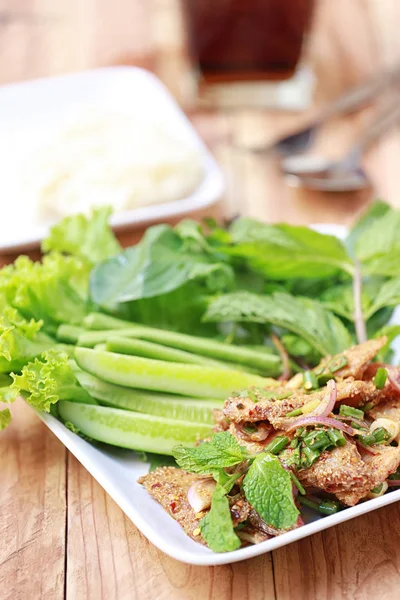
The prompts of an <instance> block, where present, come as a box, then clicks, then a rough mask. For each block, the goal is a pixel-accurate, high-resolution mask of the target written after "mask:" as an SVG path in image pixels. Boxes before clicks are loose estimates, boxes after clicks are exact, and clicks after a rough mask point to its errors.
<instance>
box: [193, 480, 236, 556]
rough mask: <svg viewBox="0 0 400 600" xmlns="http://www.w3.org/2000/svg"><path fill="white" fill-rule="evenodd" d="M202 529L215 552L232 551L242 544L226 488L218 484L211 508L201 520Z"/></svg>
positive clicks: (209, 545) (208, 543) (204, 536)
mask: <svg viewBox="0 0 400 600" xmlns="http://www.w3.org/2000/svg"><path fill="white" fill-rule="evenodd" d="M200 530H201V534H202V536H203V538H204V539H205V541H206V542H207V545H208V547H209V548H211V550H213V551H214V552H231V551H233V550H237V549H238V548H240V546H241V542H240V539H239V538H238V536H237V535H236V533H235V530H234V528H233V522H232V517H231V511H230V509H229V501H228V498H227V497H226V491H225V489H224V488H223V487H222V486H221V485H219V484H217V487H216V488H215V491H214V493H213V497H212V500H211V509H210V511H209V512H208V513H207V514H206V516H205V517H203V518H202V519H201V521H200Z"/></svg>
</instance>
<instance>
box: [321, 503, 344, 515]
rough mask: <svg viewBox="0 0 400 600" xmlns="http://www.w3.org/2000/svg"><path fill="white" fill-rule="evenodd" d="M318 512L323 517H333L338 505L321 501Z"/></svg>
mask: <svg viewBox="0 0 400 600" xmlns="http://www.w3.org/2000/svg"><path fill="white" fill-rule="evenodd" d="M318 510H319V512H320V513H322V514H323V515H334V514H335V513H337V511H338V510H339V504H338V503H337V502H334V501H333V500H323V501H322V502H321V504H320V505H319V507H318Z"/></svg>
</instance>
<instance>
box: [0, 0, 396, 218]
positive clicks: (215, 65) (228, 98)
mask: <svg viewBox="0 0 400 600" xmlns="http://www.w3.org/2000/svg"><path fill="white" fill-rule="evenodd" d="M244 5H246V7H247V9H248V10H247V13H248V14H247V16H246V14H245V13H246V10H244V9H245V8H246V7H244ZM251 13H252V15H253V16H252V17H251V18H250V17H249V14H250V15H251ZM255 15H256V16H255ZM251 19H252V20H251ZM399 19H400V4H399V2H398V1H397V0H352V1H351V2H349V0H335V1H334V2H333V1H332V0H314V1H313V0H290V1H289V0H287V1H284V0H279V1H278V0H264V1H263V2H261V1H260V0H259V1H254V0H252V1H251V2H248V3H244V2H240V1H239V0H237V1H235V0H219V1H218V2H215V1H214V2H210V1H209V0H203V1H201V0H197V1H195V0H181V1H180V0H119V2H118V3H115V2H111V0H96V2H89V1H82V0H57V2H51V1H50V0H36V1H35V2H30V1H28V0H2V2H1V3H0V83H10V82H17V81H21V80H25V79H33V78H38V77H45V76H53V75H58V74H64V73H70V72H74V71H80V70H85V69H91V68H96V67H104V66H115V65H136V66H140V67H143V68H145V69H149V70H150V71H152V72H153V73H155V74H156V75H157V76H158V77H159V78H160V79H161V81H162V82H163V83H164V84H165V85H166V86H167V88H168V89H169V91H170V92H171V93H172V95H173V96H174V97H175V98H176V100H177V101H178V102H179V104H180V105H181V106H182V108H183V109H184V110H185V112H186V113H187V114H188V116H189V118H190V120H191V122H192V123H193V125H194V126H195V128H196V129H197V131H198V132H199V134H200V136H201V137H202V138H203V140H204V141H205V143H206V144H207V146H208V147H209V148H210V149H211V151H212V152H213V154H214V155H215V157H216V159H217V161H218V163H219V165H220V166H221V168H222V170H223V173H224V175H225V178H226V186H227V187H226V193H225V195H224V199H223V208H222V210H223V214H224V215H226V216H227V217H229V216H232V215H234V214H237V213H239V212H240V213H242V214H248V215H252V216H257V217H260V218H262V219H264V220H269V221H280V220H288V221H290V222H292V223H308V222H320V221H328V222H341V223H348V222H350V221H351V220H353V219H354V216H355V214H356V213H358V212H359V211H360V210H361V209H362V207H363V206H364V205H365V204H366V203H367V202H368V201H369V200H370V199H371V198H372V197H374V196H375V197H376V196H379V197H381V198H384V199H385V200H387V201H389V202H390V203H392V204H394V205H396V204H400V200H399V199H398V198H399V193H398V192H399V187H400V184H399V183H398V180H399V178H398V175H397V171H398V153H399V149H400V148H399V144H400V137H399V134H398V128H397V126H396V123H394V124H393V126H392V127H390V129H389V131H388V132H387V133H386V134H385V136H382V137H381V138H380V139H379V141H378V142H376V143H375V144H374V145H373V146H372V147H371V149H370V150H369V151H368V153H367V154H366V155H365V156H364V157H363V166H364V167H365V169H366V171H367V173H368V176H369V178H370V181H371V184H372V185H371V186H369V187H368V189H362V190H360V191H352V192H343V193H339V194H338V193H330V192H321V191H313V190H309V189H298V188H293V187H290V186H289V185H288V184H287V181H286V180H285V178H284V177H283V176H282V172H281V169H280V168H279V165H278V164H277V160H276V157H274V156H271V155H270V153H265V154H261V155H259V154H254V153H252V152H250V151H246V150H245V149H243V147H253V146H260V145H261V146H262V145H268V144H269V143H271V142H272V141H273V140H276V139H278V138H279V137H280V136H282V135H284V134H285V133H288V132H290V131H293V130H295V129H297V128H298V127H300V126H301V124H302V123H305V122H307V121H308V120H309V119H310V118H311V117H312V115H313V114H315V111H316V109H318V107H320V106H322V105H324V104H325V103H327V102H329V101H330V100H332V99H334V98H337V97H339V96H340V95H341V94H342V93H343V92H344V91H345V90H347V89H349V88H350V87H352V86H355V85H357V84H360V83H362V82H363V81H365V80H366V79H368V78H369V77H372V76H375V75H377V74H379V73H380V72H382V71H383V70H384V69H385V68H387V67H388V66H390V65H393V64H395V63H396V61H397V60H398V59H399V58H400V36H399V35H398V22H399ZM299 69H300V75H299ZM293 78H294V79H295V84H293V87H292V88H290V90H289V96H288V95H287V93H286V96H285V97H286V100H285V101H284V102H282V100H281V101H278V100H277V99H276V98H277V96H276V92H274V89H275V88H274V85H275V86H278V88H276V89H279V85H280V83H279V82H282V80H285V81H286V83H287V82H288V81H293ZM296 78H297V79H296ZM253 80H258V81H259V82H260V81H261V83H263V84H264V85H266V90H267V92H265V95H264V96H263V94H262V93H261V92H260V88H259V87H258V88H257V87H256V88H253V91H251V88H250V92H249V91H248V90H247V91H246V94H247V95H245V96H244V95H243V93H244V92H243V91H241V90H238V88H237V87H235V85H236V83H237V82H239V83H245V84H246V83H247V84H249V83H250V84H251V83H252V82H253ZM271 81H272V83H271ZM296 82H297V83H296ZM221 83H223V84H224V85H222V88H224V86H225V84H232V83H233V84H234V85H233V86H231V88H229V85H228V88H226V86H225V88H224V89H222V92H221V91H220V92H215V89H217V88H215V84H221ZM296 85H297V87H296ZM213 86H214V91H213V89H212V88H213ZM268 86H269V87H268ZM217 87H218V86H217ZM220 87H221V86H220ZM226 89H228V91H226ZM210 90H211V91H210ZM254 90H256V91H254ZM274 94H275V95H274ZM278 96H279V94H278ZM257 98H258V100H257ZM260 98H261V100H260ZM263 98H264V100H265V102H263ZM287 98H289V100H287ZM249 100H250V101H249ZM255 100H256V101H255ZM252 101H253V102H252ZM376 104H377V103H372V104H371V105H370V106H368V107H367V108H364V110H360V111H357V112H356V113H355V114H353V115H350V116H346V117H345V118H343V117H342V118H340V119H332V120H330V121H329V123H327V124H326V125H324V127H323V128H321V134H320V135H319V136H318V139H317V140H316V148H317V150H318V152H319V151H320V152H321V153H322V154H324V155H327V156H329V157H333V158H337V157H341V156H343V154H344V153H345V152H346V150H347V149H348V148H349V147H350V145H351V144H352V142H354V141H355V140H357V136H359V135H360V131H361V130H362V129H363V128H364V127H365V125H366V124H367V123H368V122H369V121H370V120H371V116H372V115H373V114H374V111H375V108H376ZM27 110H29V107H27Z"/></svg>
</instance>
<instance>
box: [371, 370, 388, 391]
mask: <svg viewBox="0 0 400 600" xmlns="http://www.w3.org/2000/svg"><path fill="white" fill-rule="evenodd" d="M387 376H388V374H387V371H386V369H383V368H382V367H379V369H378V370H377V372H376V374H375V377H374V379H373V382H374V384H375V387H376V388H377V389H378V390H381V389H382V388H383V387H384V385H385V383H386V379H387Z"/></svg>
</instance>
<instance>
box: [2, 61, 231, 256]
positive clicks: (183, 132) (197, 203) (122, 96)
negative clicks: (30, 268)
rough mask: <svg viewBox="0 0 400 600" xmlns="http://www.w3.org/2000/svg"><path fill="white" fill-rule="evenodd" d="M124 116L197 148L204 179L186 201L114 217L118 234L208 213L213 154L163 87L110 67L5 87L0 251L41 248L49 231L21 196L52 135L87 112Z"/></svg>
mask: <svg viewBox="0 0 400 600" xmlns="http://www.w3.org/2000/svg"><path fill="white" fill-rule="evenodd" d="M93 107H96V109H99V110H100V111H101V110H106V111H122V112H124V114H127V115H128V116H129V115H131V116H133V117H135V118H143V119H145V120H151V119H156V120H157V121H158V122H162V123H165V124H166V126H167V127H168V129H169V130H170V131H171V132H179V135H180V136H181V138H182V139H186V140H187V141H188V142H190V143H192V144H193V145H194V146H195V147H197V148H199V150H200V153H201V156H202V159H203V165H204V179H203V180H202V182H201V184H200V185H199V186H198V188H197V189H196V190H194V192H193V193H192V194H191V195H190V196H187V197H185V198H177V199H176V200H175V201H173V202H165V203H160V204H153V205H150V206H143V207H140V208H137V209H134V210H129V211H124V212H120V213H116V214H114V215H113V216H112V219H111V223H112V225H113V226H114V227H116V228H123V227H133V226H137V225H144V224H149V223H151V222H154V221H159V220H166V219H170V218H172V217H181V216H183V215H187V214H189V213H191V212H193V211H197V210H201V209H203V208H207V207H209V206H211V205H212V204H214V203H216V202H217V201H218V200H219V199H220V198H221V196H222V193H223V190H224V180H223V176H222V173H221V171H220V169H219V167H218V165H217V163H216V162H215V160H214V158H213V156H212V154H211V153H210V152H209V151H208V149H207V148H206V146H205V145H204V143H203V142H202V140H201V139H200V137H199V136H198V134H197V132H196V131H195V129H194V128H193V126H192V125H191V123H190V121H189V120H188V119H187V118H186V116H185V115H184V114H183V112H182V111H181V109H180V108H179V106H178V105H177V103H176V102H175V100H174V99H173V98H172V96H171V95H170V94H169V93H168V91H167V90H166V89H165V87H164V86H163V85H162V84H161V82H160V81H159V80H158V79H157V78H156V77H155V76H154V75H153V74H151V73H150V72H148V71H145V70H143V69H138V68H135V67H110V68H106V69H96V70H92V71H86V72H82V73H76V74H72V75H64V76H61V77H52V78H48V79H38V80H35V81H28V82H23V83H16V84H10V85H4V86H1V87H0V161H1V164H2V167H3V168H2V187H1V188H0V190H1V209H2V218H1V221H0V251H1V250H3V251H4V250H12V251H16V250H19V249H21V248H29V247H33V246H36V245H38V244H39V243H40V241H41V240H42V239H43V238H44V237H45V236H46V235H47V233H48V229H49V226H48V224H46V225H45V224H42V223H41V222H40V220H38V219H37V217H36V214H35V206H33V203H31V202H27V201H26V200H25V199H24V198H23V195H21V194H20V193H18V181H19V179H20V178H21V176H23V173H22V172H21V170H22V169H23V165H24V160H25V159H26V158H29V156H31V155H32V154H34V153H35V152H36V151H37V150H40V148H42V147H43V145H44V144H46V142H47V141H48V140H51V136H52V134H53V132H54V130H57V128H59V127H60V126H62V125H63V124H64V123H67V122H68V121H69V120H70V119H71V117H73V116H74V115H76V114H80V113H82V111H85V110H91V109H92V108H93Z"/></svg>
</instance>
